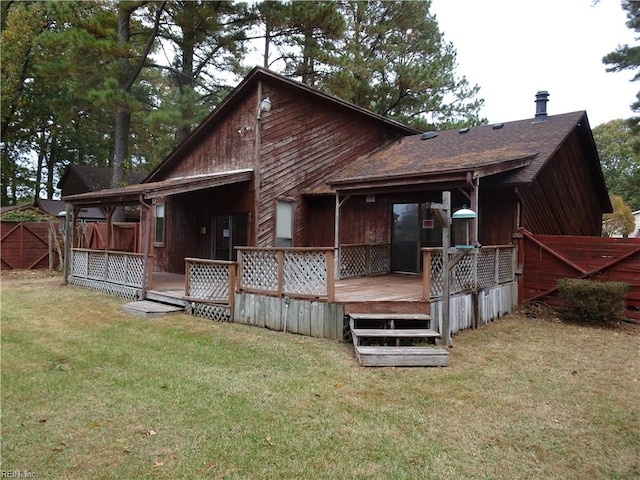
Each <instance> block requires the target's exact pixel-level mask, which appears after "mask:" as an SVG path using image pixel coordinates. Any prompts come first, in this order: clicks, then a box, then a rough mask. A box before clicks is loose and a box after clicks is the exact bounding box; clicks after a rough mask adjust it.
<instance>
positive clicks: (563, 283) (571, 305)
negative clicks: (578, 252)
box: [558, 278, 629, 324]
mask: <svg viewBox="0 0 640 480" xmlns="http://www.w3.org/2000/svg"><path fill="white" fill-rule="evenodd" d="M628 289H629V285H627V284H626V283H622V282H596V281H594V280H579V279H572V278H561V279H559V280H558V293H559V297H560V300H562V302H563V304H564V306H563V308H561V310H560V312H561V313H562V314H563V315H564V316H566V317H568V318H571V319H573V320H578V321H581V322H588V323H596V324H607V323H612V322H615V321H617V320H619V319H620V318H621V317H622V313H623V311H624V296H625V293H626V292H627V290H628Z"/></svg>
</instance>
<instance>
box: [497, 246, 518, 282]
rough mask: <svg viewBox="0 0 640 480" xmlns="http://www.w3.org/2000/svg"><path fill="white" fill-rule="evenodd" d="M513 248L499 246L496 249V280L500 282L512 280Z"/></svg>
mask: <svg viewBox="0 0 640 480" xmlns="http://www.w3.org/2000/svg"><path fill="white" fill-rule="evenodd" d="M513 250H514V247H508V248H501V249H500V250H499V251H498V281H499V282H500V283H504V282H512V281H513V278H514V273H515V272H514V271H513Z"/></svg>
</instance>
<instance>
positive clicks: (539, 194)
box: [519, 135, 602, 236]
mask: <svg viewBox="0 0 640 480" xmlns="http://www.w3.org/2000/svg"><path fill="white" fill-rule="evenodd" d="M586 155H587V152H586V151H585V150H584V147H583V146H582V144H581V143H580V141H579V137H578V136H577V135H572V136H571V137H569V138H568V139H567V141H566V142H565V143H564V144H563V145H562V147H561V148H560V149H559V150H558V151H557V152H556V153H555V155H554V157H553V158H552V159H551V160H550V161H549V162H548V163H547V165H546V166H545V167H544V168H543V169H542V170H541V171H540V173H539V174H538V176H537V177H536V178H535V179H534V181H533V183H532V184H531V185H530V186H526V187H520V188H519V196H520V199H521V201H522V227H524V228H526V229H527V230H529V231H530V232H532V233H535V234H544V235H597V236H599V235H600V234H601V229H602V227H601V222H602V206H601V205H600V202H599V201H598V198H597V196H595V195H594V194H593V191H594V190H595V189H596V187H597V186H596V185H595V181H594V178H595V177H594V172H593V171H591V170H590V168H589V166H588V165H587V162H586V160H585V158H586Z"/></svg>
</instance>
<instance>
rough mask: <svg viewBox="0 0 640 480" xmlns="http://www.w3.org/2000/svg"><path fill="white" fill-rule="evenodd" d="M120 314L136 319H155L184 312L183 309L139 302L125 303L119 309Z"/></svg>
mask: <svg viewBox="0 0 640 480" xmlns="http://www.w3.org/2000/svg"><path fill="white" fill-rule="evenodd" d="M121 311H122V313H127V314H129V315H135V316H137V317H144V318H155V317H163V316H165V315H172V314H176V313H181V312H184V307H181V306H177V305H167V304H166V303H160V302H152V301H150V300H140V301H138V302H129V303H125V304H124V305H123V306H122V308H121Z"/></svg>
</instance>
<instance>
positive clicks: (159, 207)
mask: <svg viewBox="0 0 640 480" xmlns="http://www.w3.org/2000/svg"><path fill="white" fill-rule="evenodd" d="M153 242H154V243H160V244H163V243H164V203H158V204H156V230H155V235H154V237H153Z"/></svg>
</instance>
